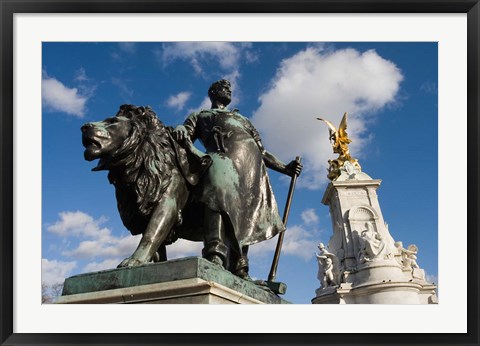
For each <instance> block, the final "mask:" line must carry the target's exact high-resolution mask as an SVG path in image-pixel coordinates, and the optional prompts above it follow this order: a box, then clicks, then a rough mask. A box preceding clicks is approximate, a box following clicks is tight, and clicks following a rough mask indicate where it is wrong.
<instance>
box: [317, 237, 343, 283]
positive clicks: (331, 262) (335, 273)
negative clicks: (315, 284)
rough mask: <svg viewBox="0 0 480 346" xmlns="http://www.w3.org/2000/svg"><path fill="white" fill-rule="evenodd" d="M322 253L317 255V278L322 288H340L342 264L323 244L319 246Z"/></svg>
mask: <svg viewBox="0 0 480 346" xmlns="http://www.w3.org/2000/svg"><path fill="white" fill-rule="evenodd" d="M318 249H319V250H320V252H319V253H318V254H316V257H317V262H318V274H317V278H318V280H319V281H320V284H321V287H322V288H327V287H329V286H338V285H339V283H340V281H341V272H340V262H339V260H338V258H337V256H336V255H335V254H333V253H331V252H329V251H328V250H327V249H326V248H325V245H324V244H323V243H320V244H318Z"/></svg>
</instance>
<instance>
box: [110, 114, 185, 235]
mask: <svg viewBox="0 0 480 346" xmlns="http://www.w3.org/2000/svg"><path fill="white" fill-rule="evenodd" d="M116 116H117V117H120V116H122V117H126V118H128V119H130V124H131V126H132V129H131V131H130V135H129V136H128V137H127V138H126V139H125V140H124V142H123V144H122V146H121V148H120V149H119V150H118V151H117V152H116V154H115V155H114V157H112V158H111V161H110V162H109V165H108V169H109V170H110V172H109V174H108V179H109V181H110V183H112V184H114V186H115V193H116V197H117V204H118V210H119V212H120V216H121V218H122V221H123V224H124V225H125V227H126V228H127V229H128V230H130V232H131V233H132V234H140V233H142V232H143V231H144V230H145V228H146V226H147V224H148V221H149V219H150V216H151V213H152V211H153V208H154V207H155V206H156V205H157V203H158V202H159V201H160V199H161V197H162V195H163V193H164V192H165V190H166V189H167V187H168V186H169V184H170V182H171V179H172V172H173V170H174V169H175V168H176V167H175V153H174V150H173V148H172V145H171V143H170V139H169V136H170V134H169V133H168V132H169V129H168V128H167V127H165V126H164V124H163V123H162V122H161V121H160V120H159V119H158V118H157V115H156V114H155V112H154V111H153V110H152V109H151V108H150V107H136V106H132V105H123V106H121V107H120V111H119V112H118V113H117V115H116Z"/></svg>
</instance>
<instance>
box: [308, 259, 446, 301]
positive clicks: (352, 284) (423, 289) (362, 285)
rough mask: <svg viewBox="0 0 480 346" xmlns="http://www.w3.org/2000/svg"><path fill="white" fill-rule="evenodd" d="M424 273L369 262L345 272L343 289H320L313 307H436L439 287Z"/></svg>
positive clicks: (394, 265)
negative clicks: (326, 305) (354, 305)
mask: <svg viewBox="0 0 480 346" xmlns="http://www.w3.org/2000/svg"><path fill="white" fill-rule="evenodd" d="M423 277H424V273H423V270H421V269H413V270H405V269H404V268H402V267H400V266H399V265H398V264H396V262H395V260H391V261H377V262H370V263H365V264H364V265H361V266H359V267H358V268H357V269H356V270H353V271H351V272H346V273H345V281H346V282H343V283H341V284H340V285H339V286H330V287H326V288H319V289H317V290H316V294H317V296H316V297H315V298H313V299H312V303H313V304H436V303H437V296H436V291H435V290H436V286H435V284H432V283H428V282H427V281H425V279H424V278H423Z"/></svg>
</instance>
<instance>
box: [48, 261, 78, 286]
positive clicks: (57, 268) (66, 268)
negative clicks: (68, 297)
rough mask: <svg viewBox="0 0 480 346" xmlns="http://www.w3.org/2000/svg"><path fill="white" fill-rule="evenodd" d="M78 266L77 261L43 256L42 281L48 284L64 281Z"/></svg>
mask: <svg viewBox="0 0 480 346" xmlns="http://www.w3.org/2000/svg"><path fill="white" fill-rule="evenodd" d="M76 266H77V263H76V262H61V261H57V260H53V261H51V260H48V259H46V258H42V283H44V284H47V285H48V286H52V285H55V284H58V283H63V281H64V280H65V278H66V277H68V276H70V273H71V271H72V270H73V269H74V268H75V267H76Z"/></svg>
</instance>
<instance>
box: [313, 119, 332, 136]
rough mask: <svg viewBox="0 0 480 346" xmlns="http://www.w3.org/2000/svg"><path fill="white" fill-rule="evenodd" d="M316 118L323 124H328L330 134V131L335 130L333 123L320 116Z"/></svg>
mask: <svg viewBox="0 0 480 346" xmlns="http://www.w3.org/2000/svg"><path fill="white" fill-rule="evenodd" d="M317 119H318V120H321V121H323V122H324V123H325V124H327V125H328V128H329V130H330V134H332V132H333V133H335V132H337V129H336V128H335V126H333V124H332V123H331V122H330V121H328V120H325V119H322V118H317Z"/></svg>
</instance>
